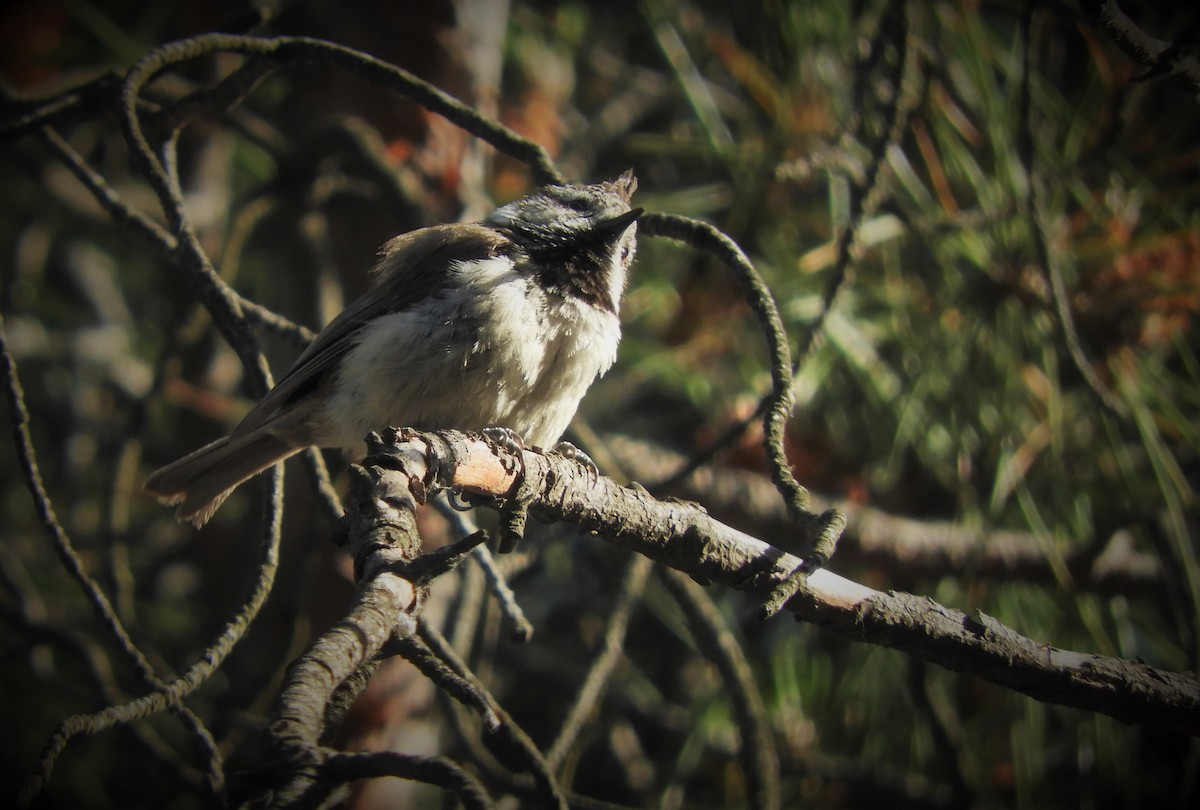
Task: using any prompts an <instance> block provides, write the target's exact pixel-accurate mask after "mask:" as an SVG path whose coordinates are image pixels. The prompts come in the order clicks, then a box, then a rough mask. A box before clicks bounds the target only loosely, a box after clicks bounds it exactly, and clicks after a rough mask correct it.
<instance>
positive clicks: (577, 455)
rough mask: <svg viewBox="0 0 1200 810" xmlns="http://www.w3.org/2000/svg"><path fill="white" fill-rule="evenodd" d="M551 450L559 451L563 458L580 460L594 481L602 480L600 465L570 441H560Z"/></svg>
mask: <svg viewBox="0 0 1200 810" xmlns="http://www.w3.org/2000/svg"><path fill="white" fill-rule="evenodd" d="M551 452H554V453H557V454H558V455H560V456H562V457H563V458H569V459H571V460H572V461H577V462H579V463H580V464H582V465H583V466H584V467H585V468H587V471H588V476H589V477H591V479H592V480H593V481H599V480H600V467H598V466H597V465H596V462H595V461H593V460H592V457H591V456H589V455H588V454H587V453H585V452H583V451H582V450H580V449H579V448H578V447H576V446H575V445H573V444H571V443H570V442H559V443H558V444H556V445H554V450H552V451H551Z"/></svg>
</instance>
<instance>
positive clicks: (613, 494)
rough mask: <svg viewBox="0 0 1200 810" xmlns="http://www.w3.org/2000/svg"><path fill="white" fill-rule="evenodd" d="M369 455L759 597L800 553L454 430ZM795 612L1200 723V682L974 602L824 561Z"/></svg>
mask: <svg viewBox="0 0 1200 810" xmlns="http://www.w3.org/2000/svg"><path fill="white" fill-rule="evenodd" d="M387 438H388V440H389V441H393V444H392V446H391V449H390V450H389V451H388V452H387V453H386V454H384V453H376V454H375V455H373V456H372V457H371V458H369V459H368V463H376V464H384V465H386V466H389V467H390V466H400V467H403V466H404V465H405V464H406V463H414V464H418V465H420V468H421V469H427V470H429V472H428V474H427V475H426V479H425V485H426V486H427V487H429V488H431V489H432V488H436V487H440V486H446V487H456V488H461V489H466V490H468V491H471V492H475V493H480V494H486V495H490V496H492V497H494V498H497V499H499V501H498V502H497V506H498V507H499V508H503V503H504V501H505V500H515V501H517V502H519V503H528V504H529V505H530V513H531V514H533V515H535V516H537V517H539V518H541V519H543V520H548V521H552V520H559V521H567V522H570V523H574V524H576V525H578V526H580V527H581V528H582V529H584V530H585V531H588V532H591V533H594V534H597V535H599V536H601V537H603V538H605V539H606V540H609V541H610V542H613V543H616V544H617V545H620V546H622V547H624V548H628V549H630V550H633V551H637V552H638V553H641V554H644V555H646V556H647V557H650V558H651V559H654V560H657V561H659V562H662V563H664V564H666V565H669V566H671V567H672V568H675V569H677V570H679V571H682V572H684V573H686V574H688V575H689V576H691V577H692V578H693V579H695V580H697V581H699V582H701V583H710V582H719V583H722V584H724V585H728V586H730V587H733V588H736V589H738V590H744V591H749V592H750V593H752V594H753V595H754V596H756V597H757V598H759V599H760V600H766V599H767V598H768V597H769V596H770V594H771V593H772V591H773V590H774V589H775V588H776V587H778V586H779V584H780V583H782V582H784V581H785V580H787V579H788V577H789V575H790V574H791V573H792V572H793V571H794V570H795V568H796V566H798V565H799V564H800V560H799V559H798V558H796V557H793V556H792V555H790V554H787V553H785V552H782V551H780V550H778V549H776V548H773V547H772V546H770V545H768V544H766V543H764V542H762V541H761V540H758V539H757V538H754V537H751V536H749V535H746V534H743V533H742V532H739V531H737V530H735V529H732V528H730V527H729V526H726V525H724V524H722V523H720V522H718V521H716V520H714V519H713V518H712V517H710V516H709V515H708V514H707V513H706V512H705V511H704V510H703V509H702V508H700V507H699V506H698V505H696V504H691V503H685V502H678V501H675V502H663V501H658V500H655V499H654V498H653V497H651V496H650V495H649V493H647V492H646V491H645V490H642V489H640V488H626V487H621V486H618V485H617V484H615V483H614V482H612V481H611V480H609V479H606V478H600V479H598V480H595V479H591V478H590V477H589V475H588V473H587V471H586V469H585V468H583V467H582V466H580V465H578V464H576V463H574V462H572V461H570V460H567V459H565V458H562V457H560V456H556V455H542V454H540V453H535V452H532V451H528V450H524V451H520V452H519V453H518V454H514V453H513V452H512V451H510V450H505V449H500V448H496V447H495V446H493V445H492V444H490V443H489V442H487V441H486V440H485V439H483V438H481V437H478V436H474V435H468V434H463V433H458V432H455V431H446V432H439V433H435V434H431V433H407V432H406V433H403V434H399V435H395V434H393V435H390V436H388V437H387ZM787 609H788V610H790V611H791V612H792V613H793V614H794V615H795V616H796V618H798V619H804V620H807V621H811V622H814V623H816V624H820V625H823V626H825V627H827V628H829V629H830V630H833V631H835V632H838V633H841V634H842V635H845V636H848V637H850V638H854V639H856V640H860V641H866V642H868V643H871V644H879V645H882V646H886V647H894V648H896V649H900V650H903V651H905V652H908V653H911V654H913V655H916V656H919V657H920V658H922V659H924V660H927V661H932V662H933V663H936V664H940V665H942V666H944V667H946V668H948V669H951V670H954V671H958V672H968V673H971V674H974V675H977V676H979V677H981V678H984V679H986V680H989V681H991V682H993V683H995V684H998V685H1000V686H1004V687H1006V688H1009V689H1013V690H1015V691H1018V692H1022V693H1024V694H1026V695H1029V696H1030V697H1032V698H1035V699H1037V700H1041V701H1045V702H1049V703H1057V704H1060V705H1064V706H1071V707H1074V708H1079V709H1086V710H1088V711H1095V712H1099V713H1102V714H1107V715H1109V716H1112V717H1115V718H1117V719H1119V720H1122V721H1124V722H1127V723H1147V724H1155V725H1165V726H1172V727H1176V728H1180V729H1183V730H1185V731H1187V732H1188V733H1191V734H1200V683H1198V682H1197V680H1196V678H1195V677H1194V676H1193V675H1190V674H1183V673H1175V672H1169V671H1164V670H1161V669H1156V668H1154V667H1150V666H1147V665H1146V664H1142V663H1140V662H1135V661H1126V660H1123V659H1118V658H1108V657H1105V656H1099V655H1088V654H1084V653H1077V652H1071V651H1069V650H1061V649H1058V648H1055V647H1052V646H1050V645H1047V644H1043V643H1040V642H1036V641H1034V640H1032V639H1029V638H1026V637H1025V636H1022V635H1020V634H1019V633H1017V632H1016V631H1014V630H1012V629H1010V628H1008V627H1005V626H1004V625H1003V624H1001V623H1000V622H998V621H996V620H995V619H993V618H991V617H990V616H987V615H985V614H983V613H981V612H976V613H975V614H974V615H971V616H968V615H967V614H965V613H962V612H960V611H957V610H953V609H951V608H947V607H944V606H942V605H939V604H938V603H936V602H934V601H933V600H931V599H928V598H925V597H920V596H914V595H912V594H906V593H899V592H895V591H889V592H887V593H883V592H881V591H876V590H873V589H871V588H868V587H865V586H863V585H859V584H858V583H856V582H852V581H850V580H847V579H844V578H843V577H840V576H838V575H837V574H834V573H832V572H831V571H827V570H820V571H816V572H814V573H813V574H812V575H811V576H810V577H809V578H808V580H807V583H806V584H805V586H804V587H803V588H802V589H801V590H800V591H799V592H798V593H797V595H796V596H795V597H794V598H793V599H792V600H791V601H790V602H789V603H788V604H787Z"/></svg>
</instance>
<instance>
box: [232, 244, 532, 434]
mask: <svg viewBox="0 0 1200 810" xmlns="http://www.w3.org/2000/svg"><path fill="white" fill-rule="evenodd" d="M507 244H508V240H507V239H505V237H503V236H501V235H500V234H498V233H496V232H495V231H494V230H492V229H491V228H487V227H484V226H483V225H477V224H459V225H434V226H432V227H429V228H422V229H420V230H417V231H411V232H409V233H406V234H401V235H400V236H397V237H396V238H395V239H393V240H391V241H390V242H388V243H387V244H386V245H384V247H383V256H382V258H381V259H380V260H379V263H378V264H377V265H376V266H375V269H374V271H373V272H374V273H375V275H376V276H377V278H376V282H375V284H374V286H373V287H372V289H371V290H369V291H368V292H366V293H364V294H363V295H361V296H359V297H358V298H356V299H355V300H354V301H352V302H350V304H348V305H347V306H346V308H345V309H343V310H342V311H341V313H340V314H339V315H338V316H337V317H336V318H334V319H333V320H332V321H330V322H329V325H328V326H326V327H325V328H324V329H322V330H321V333H320V334H319V335H317V337H316V340H314V341H313V342H312V343H311V344H310V345H309V347H308V348H307V349H305V350H304V353H303V354H301V355H300V356H299V357H298V358H297V359H296V362H295V363H294V364H293V365H292V368H291V369H290V370H289V371H288V373H287V374H285V375H284V376H283V377H282V378H281V379H280V380H279V382H278V383H276V385H275V387H274V388H272V389H271V390H270V391H269V392H268V393H267V395H266V396H265V397H263V399H262V401H261V402H259V403H258V405H256V406H255V407H254V409H253V410H252V411H250V413H248V414H246V418H245V419H243V420H242V421H241V424H239V425H238V426H237V427H236V428H235V429H234V431H233V434H232V436H231V438H236V437H238V436H242V435H244V434H246V433H249V432H250V431H252V430H255V429H256V428H259V427H262V426H263V425H264V424H266V423H268V422H270V421H272V420H273V419H274V418H275V417H276V416H277V415H279V413H280V411H281V409H282V408H283V407H284V406H285V405H288V404H289V403H291V402H294V401H295V400H296V399H297V398H299V397H301V396H303V395H304V394H306V393H308V392H309V391H311V390H313V389H314V388H315V387H317V386H318V385H320V383H321V382H322V380H324V379H325V377H326V375H327V374H328V373H329V372H330V371H331V370H332V369H334V368H336V367H337V363H338V361H339V360H341V358H342V356H343V355H344V354H345V353H346V352H348V351H349V350H350V348H351V347H352V346H353V345H354V337H355V335H356V333H357V332H358V331H359V330H361V329H362V328H363V326H364V325H365V324H367V323H368V322H370V321H371V319H373V318H377V317H379V316H381V315H385V314H387V313H391V312H402V311H404V310H406V309H408V308H409V307H411V306H413V305H414V304H416V303H417V302H419V301H422V300H424V299H425V298H426V297H428V296H431V295H435V294H436V293H437V292H438V291H439V290H442V289H444V288H445V287H446V285H447V284H449V283H450V278H449V273H448V270H449V267H450V264H451V263H452V262H455V261H470V260H471V259H484V258H488V257H491V256H496V255H498V254H499V253H501V252H502V251H503V250H504V248H505V246H506V245H507Z"/></svg>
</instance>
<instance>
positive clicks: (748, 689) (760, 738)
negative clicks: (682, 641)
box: [662, 570, 779, 810]
mask: <svg viewBox="0 0 1200 810" xmlns="http://www.w3.org/2000/svg"><path fill="white" fill-rule="evenodd" d="M662 581H663V584H665V585H666V586H667V589H668V590H669V591H670V592H671V593H672V594H673V595H674V596H675V601H676V602H678V603H679V606H680V607H681V608H683V612H684V615H686V616H687V618H688V624H689V625H690V626H691V628H692V636H693V637H694V638H695V639H696V641H697V643H698V644H699V646H700V649H701V650H703V651H704V654H705V657H707V658H708V659H709V660H710V661H712V662H713V663H714V664H715V665H716V667H717V670H718V671H719V672H720V673H721V678H722V679H723V680H724V682H725V688H726V689H727V690H728V692H729V700H730V703H731V704H732V706H733V710H734V715H735V716H736V717H737V720H738V724H737V725H738V729H739V731H740V733H741V735H742V747H741V754H742V768H743V770H744V772H745V776H746V793H747V795H748V797H749V805H750V807H753V808H761V809H762V810H773V808H778V807H779V757H778V756H777V755H776V753H775V742H774V740H773V739H772V736H771V724H770V723H769V722H768V720H767V709H766V707H765V706H764V705H763V700H762V694H761V693H760V692H759V690H758V686H757V685H756V684H755V682H754V673H753V672H752V671H751V669H750V662H749V661H747V660H746V653H745V651H743V650H742V647H741V645H740V644H739V643H738V640H737V639H736V638H734V636H733V634H732V633H731V632H730V631H729V627H728V625H726V623H725V618H724V617H723V616H722V615H721V611H720V609H718V608H717V606H716V604H715V603H714V602H713V601H712V598H711V597H709V595H708V593H707V592H706V591H704V590H703V589H701V588H700V587H699V586H698V585H696V583H695V582H693V581H692V580H690V579H688V578H687V577H686V576H684V575H683V574H681V573H680V572H678V571H675V570H666V571H664V572H663V576H662Z"/></svg>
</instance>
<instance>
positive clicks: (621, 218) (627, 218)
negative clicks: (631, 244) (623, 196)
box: [596, 208, 646, 236]
mask: <svg viewBox="0 0 1200 810" xmlns="http://www.w3.org/2000/svg"><path fill="white" fill-rule="evenodd" d="M645 212H646V209H645V208H634V209H632V210H630V211H626V212H625V213H624V214H618V215H617V216H615V217H609V218H608V219H602V220H600V221H599V222H597V223H596V231H597V233H603V234H612V235H613V236H620V235H621V234H623V233H625V229H626V228H628V227H629V226H630V225H632V224H633V223H634V222H635V221H636V220H637V218H638V217H640V216H641V215H642V214H644V213H645Z"/></svg>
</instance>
